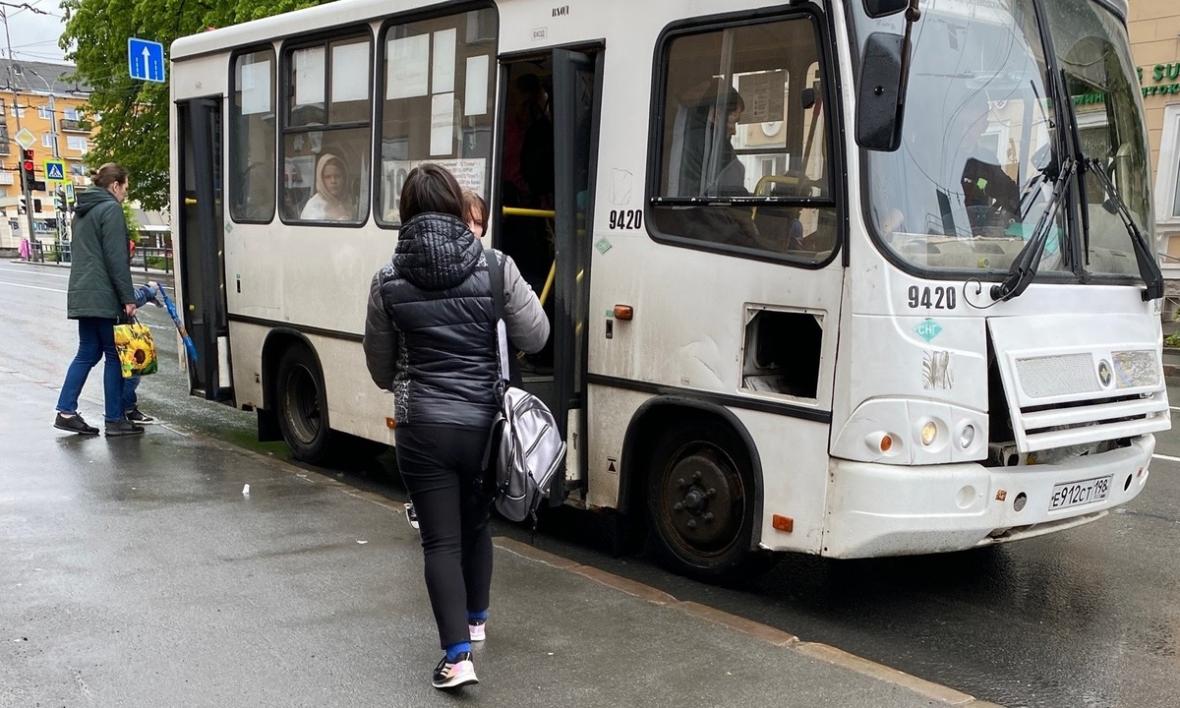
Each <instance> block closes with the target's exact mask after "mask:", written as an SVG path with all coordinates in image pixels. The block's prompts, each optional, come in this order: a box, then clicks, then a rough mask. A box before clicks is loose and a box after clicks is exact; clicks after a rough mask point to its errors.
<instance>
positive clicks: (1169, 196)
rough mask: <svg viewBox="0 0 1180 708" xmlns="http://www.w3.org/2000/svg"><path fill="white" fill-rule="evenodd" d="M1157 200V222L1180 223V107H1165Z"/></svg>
mask: <svg viewBox="0 0 1180 708" xmlns="http://www.w3.org/2000/svg"><path fill="white" fill-rule="evenodd" d="M1115 169H1117V164H1116V167H1115ZM1155 199H1156V202H1155V218H1156V220H1157V221H1160V222H1171V223H1176V222H1177V221H1180V105H1171V106H1165V107H1164V120H1163V135H1162V136H1161V139H1160V156H1159V169H1158V170H1157V171H1156V177H1155Z"/></svg>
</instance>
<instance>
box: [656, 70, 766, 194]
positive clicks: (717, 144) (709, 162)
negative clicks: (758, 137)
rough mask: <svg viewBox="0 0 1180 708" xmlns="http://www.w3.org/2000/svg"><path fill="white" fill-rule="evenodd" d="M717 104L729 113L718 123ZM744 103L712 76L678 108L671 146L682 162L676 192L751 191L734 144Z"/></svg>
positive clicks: (736, 192)
mask: <svg viewBox="0 0 1180 708" xmlns="http://www.w3.org/2000/svg"><path fill="white" fill-rule="evenodd" d="M718 109H721V110H722V111H723V112H724V114H725V125H724V126H721V125H720V122H721V121H720V120H719V119H718ZM745 110H746V102H745V101H744V100H742V96H741V94H740V93H738V92H737V89H734V88H733V87H732V86H729V87H726V86H722V85H721V84H720V81H712V82H709V83H708V84H706V85H705V86H704V87H698V88H697V89H695V90H693V91H692V92H690V94H689V95H688V96H686V97H685V99H684V101H683V102H682V105H681V109H680V110H679V111H677V117H676V126H675V127H674V128H673V138H672V141H673V142H672V145H673V147H672V150H673V155H674V156H675V157H676V158H677V159H678V161H679V163H680V164H679V170H678V174H676V181H675V182H673V186H672V189H671V191H672V193H673V194H675V195H676V196H681V197H698V196H709V197H719V196H720V197H726V196H729V197H733V196H747V195H749V193H750V192H749V190H748V189H746V184H745V183H746V168H745V167H744V166H743V165H742V163H741V161H740V160H738V157H737V151H736V150H734V147H733V137H734V135H735V134H736V133H737V126H738V121H740V120H741V117H742V113H743V112H744V111H745Z"/></svg>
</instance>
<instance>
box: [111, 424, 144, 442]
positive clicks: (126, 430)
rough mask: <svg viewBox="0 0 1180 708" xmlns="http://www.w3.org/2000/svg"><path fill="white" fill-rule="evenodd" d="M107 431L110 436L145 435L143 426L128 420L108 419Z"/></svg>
mask: <svg viewBox="0 0 1180 708" xmlns="http://www.w3.org/2000/svg"><path fill="white" fill-rule="evenodd" d="M106 433H107V437H108V438H114V437H119V436H121V435H143V426H142V425H136V424H135V423H132V422H130V421H128V420H114V421H111V420H108V421H107V424H106Z"/></svg>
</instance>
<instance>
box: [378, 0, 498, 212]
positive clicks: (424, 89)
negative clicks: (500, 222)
mask: <svg viewBox="0 0 1180 708" xmlns="http://www.w3.org/2000/svg"><path fill="white" fill-rule="evenodd" d="M497 33H498V27H497V16H496V11H495V10H493V9H490V8H489V9H482V10H468V11H465V12H460V13H457V14H451V15H442V16H439V17H432V18H427V19H421V20H417V21H414V22H408V23H401V24H397V23H391V24H388V25H386V26H385V28H384V29H383V30H382V33H381V35H380V36H381V41H380V43H379V46H380V47H381V62H380V63H379V66H380V67H381V74H380V78H381V81H380V82H379V83H380V89H379V91H380V100H379V102H378V104H377V105H378V120H379V126H378V127H379V131H380V132H379V133H378V141H379V145H380V151H379V155H380V158H379V159H380V161H381V164H380V170H381V171H380V173H379V174H380V179H379V181H378V189H377V194H376V200H377V203H376V208H375V210H374V212H375V215H376V219H377V222H378V223H379V224H381V225H383V226H396V225H397V224H398V223H399V221H400V219H399V217H398V206H399V205H398V201H399V199H400V196H401V188H402V185H403V184H404V183H405V180H406V177H407V176H409V173H410V170H412V169H413V168H414V167H415V166H417V165H419V164H421V163H423V162H433V163H436V164H439V165H441V166H443V167H445V168H447V169H448V170H450V171H451V173H452V174H453V175H455V178H456V179H457V180H458V181H459V184H460V186H462V187H463V188H464V189H470V190H472V191H474V192H476V193H477V194H482V195H483V196H484V198H485V199H487V198H488V176H489V173H490V172H491V166H490V164H489V161H490V159H491V154H492V125H493V116H494V114H495V111H494V108H495V85H496V37H497Z"/></svg>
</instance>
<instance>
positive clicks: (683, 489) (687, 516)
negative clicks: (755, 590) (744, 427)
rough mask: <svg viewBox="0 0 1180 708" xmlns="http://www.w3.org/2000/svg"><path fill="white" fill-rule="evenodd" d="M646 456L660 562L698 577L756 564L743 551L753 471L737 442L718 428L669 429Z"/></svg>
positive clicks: (749, 531) (750, 523)
mask: <svg viewBox="0 0 1180 708" xmlns="http://www.w3.org/2000/svg"><path fill="white" fill-rule="evenodd" d="M653 453H654V454H653V456H652V458H651V462H652V465H651V467H650V474H649V476H648V489H647V504H648V513H649V514H650V518H651V520H652V529H653V531H654V532H655V537H656V540H657V541H658V544H659V550H660V551H662V553H661V555H662V556H663V558H664V560H665V562H666V563H667V564H668V565H670V566H671V567H672V569H673V570H675V571H677V572H680V573H682V574H685V575H689V576H693V577H698V578H701V579H705V580H719V579H725V578H731V577H733V576H735V575H739V574H743V573H744V572H745V571H747V570H748V569H752V568H753V567H754V565H756V564H758V559H757V557H756V556H755V555H754V554H752V553H751V550H750V546H751V539H752V538H753V533H754V515H755V503H756V499H755V494H754V485H753V473H752V471H751V469H750V463H749V459H748V457H749V456H748V454H747V453H746V451H745V447H744V445H742V444H741V441H740V440H739V439H738V437H737V436H736V435H735V434H733V433H732V432H731V431H729V430H728V429H725V428H723V427H721V426H705V425H690V426H686V427H685V428H683V429H680V430H674V431H669V433H668V434H667V435H666V436H665V437H664V438H663V439H662V440H661V441H660V442H659V443H657V445H656V447H655V449H654V450H653Z"/></svg>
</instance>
